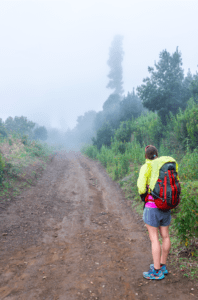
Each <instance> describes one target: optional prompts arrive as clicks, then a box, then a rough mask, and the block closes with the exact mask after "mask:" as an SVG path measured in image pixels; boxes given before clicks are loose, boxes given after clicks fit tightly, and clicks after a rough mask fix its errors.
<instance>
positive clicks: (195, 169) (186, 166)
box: [179, 149, 198, 181]
mask: <svg viewBox="0 0 198 300" xmlns="http://www.w3.org/2000/svg"><path fill="white" fill-rule="evenodd" d="M197 162H198V149H194V151H193V152H192V153H190V152H188V153H187V154H186V155H185V156H184V157H183V158H182V160H181V162H180V166H179V176H180V179H181V181H187V180H193V181H194V180H198V164H197Z"/></svg>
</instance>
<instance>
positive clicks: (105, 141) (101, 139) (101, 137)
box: [92, 122, 114, 149]
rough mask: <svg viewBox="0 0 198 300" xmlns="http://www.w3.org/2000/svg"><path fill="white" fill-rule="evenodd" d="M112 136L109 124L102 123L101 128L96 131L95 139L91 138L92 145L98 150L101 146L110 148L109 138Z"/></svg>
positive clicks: (112, 131) (112, 132)
mask: <svg viewBox="0 0 198 300" xmlns="http://www.w3.org/2000/svg"><path fill="white" fill-rule="evenodd" d="M113 135H114V130H113V128H112V127H111V125H110V124H109V122H107V123H104V124H103V126H102V127H101V128H100V129H99V130H98V131H97V134H96V138H93V139H92V141H93V145H94V146H97V148H98V149H100V148H101V147H102V145H105V146H110V145H111V137H113Z"/></svg>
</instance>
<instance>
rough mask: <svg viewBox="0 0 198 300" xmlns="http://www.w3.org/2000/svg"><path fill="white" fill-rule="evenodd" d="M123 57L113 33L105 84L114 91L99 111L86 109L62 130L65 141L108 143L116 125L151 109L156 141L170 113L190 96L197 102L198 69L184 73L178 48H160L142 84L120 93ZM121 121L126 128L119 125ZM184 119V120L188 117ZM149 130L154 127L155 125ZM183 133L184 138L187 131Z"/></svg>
mask: <svg viewBox="0 0 198 300" xmlns="http://www.w3.org/2000/svg"><path fill="white" fill-rule="evenodd" d="M122 59H123V50H122V37H121V36H116V37H115V38H114V40H113V42H112V45H111V47H110V51H109V60H108V65H109V66H110V73H109V75H108V77H109V78H110V81H109V83H108V85H107V87H108V88H111V89H113V93H112V94H110V96H109V97H108V99H107V100H106V101H105V102H104V104H103V110H102V111H100V112H98V113H96V112H94V111H89V112H87V113H85V115H84V116H80V117H78V119H77V125H76V127H75V128H74V129H73V130H70V131H67V132H66V134H65V142H66V145H68V146H72V147H74V148H75V146H76V147H77V148H80V147H81V146H83V145H85V144H93V145H95V146H97V148H98V149H100V148H101V147H102V145H105V146H110V145H111V139H112V138H113V137H114V136H115V132H116V130H117V129H118V128H123V130H125V128H126V126H127V122H126V121H131V120H135V119H136V118H138V117H139V116H140V115H145V114H147V113H148V112H149V111H151V112H154V113H155V114H156V118H158V122H157V123H156V124H155V126H157V127H158V128H160V134H159V140H158V141H157V144H158V145H159V142H160V138H162V137H163V132H164V130H163V128H164V127H166V125H167V122H169V120H170V117H171V116H176V114H178V113H179V112H180V113H181V112H182V111H183V112H184V111H185V109H186V107H187V102H188V100H189V99H193V101H194V102H195V103H197V101H198V73H196V74H195V75H192V74H191V72H190V70H189V71H188V73H187V76H184V70H183V69H182V57H181V53H180V52H179V51H178V48H177V49H176V51H175V52H174V53H173V54H172V55H171V54H170V53H169V52H168V51H167V50H163V51H162V52H161V53H160V55H159V61H158V63H155V64H154V67H148V72H149V74H150V76H149V77H147V78H144V79H143V83H142V85H140V86H138V87H137V94H136V93H135V91H134V89H133V92H131V93H129V92H128V94H127V96H123V94H122V93H123V89H122V84H123V82H122V65H121V63H122ZM123 122H124V124H123V126H125V128H124V127H122V126H121V124H122V123H123ZM185 122H186V124H187V123H188V122H190V120H186V121H185ZM148 126H149V124H148ZM182 126H183V125H182ZM188 126H190V125H188ZM195 126H196V125H195ZM186 128H187V127H186ZM152 130H154V131H156V129H155V128H154V129H152ZM170 130H171V129H170ZM182 130H183V129H182ZM186 130H187V129H186ZM188 134H190V132H188ZM184 135H185V138H186V137H187V132H186V133H185V134H184ZM181 136H183V133H181ZM188 136H189V135H188ZM191 136H192V134H191ZM189 137H190V136H189ZM146 140H148V139H146ZM182 142H183V141H182ZM193 143H194V142H193Z"/></svg>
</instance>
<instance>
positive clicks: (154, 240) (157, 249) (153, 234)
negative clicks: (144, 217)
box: [146, 224, 161, 269]
mask: <svg viewBox="0 0 198 300" xmlns="http://www.w3.org/2000/svg"><path fill="white" fill-rule="evenodd" d="M146 227H147V229H148V232H149V237H150V240H151V245H152V255H153V262H154V268H155V269H160V256H161V246H160V242H159V237H158V228H157V227H153V226H150V225H148V224H146Z"/></svg>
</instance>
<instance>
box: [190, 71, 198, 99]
mask: <svg viewBox="0 0 198 300" xmlns="http://www.w3.org/2000/svg"><path fill="white" fill-rule="evenodd" d="M190 89H191V92H192V96H193V99H194V100H195V101H196V103H197V102H198V73H196V74H195V75H194V76H193V80H192V82H191V84H190Z"/></svg>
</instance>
